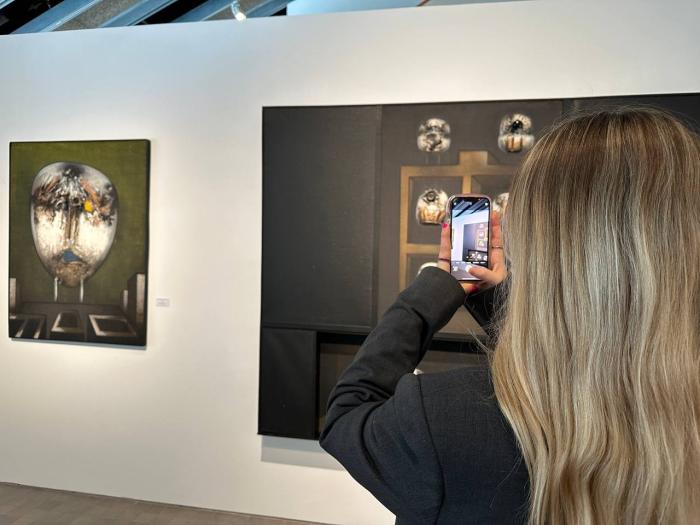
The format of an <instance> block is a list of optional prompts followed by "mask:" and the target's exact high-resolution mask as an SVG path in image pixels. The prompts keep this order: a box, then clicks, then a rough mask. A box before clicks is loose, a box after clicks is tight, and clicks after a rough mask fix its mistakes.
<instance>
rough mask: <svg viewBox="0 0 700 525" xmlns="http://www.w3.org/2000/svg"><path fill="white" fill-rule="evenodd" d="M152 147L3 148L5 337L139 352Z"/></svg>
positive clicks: (129, 143)
mask: <svg viewBox="0 0 700 525" xmlns="http://www.w3.org/2000/svg"><path fill="white" fill-rule="evenodd" d="M149 165H150V142H149V141H147V140H110V141H79V142H76V141H74V142H13V143H12V144H10V235H9V320H8V321H9V323H8V328H9V336H10V337H11V338H17V339H33V340H37V339H48V340H61V341H79V342H86V343H106V344H118V345H130V346H145V344H146V325H147V312H146V310H147V308H146V306H147V303H146V297H147V281H148V279H147V278H148V210H149Z"/></svg>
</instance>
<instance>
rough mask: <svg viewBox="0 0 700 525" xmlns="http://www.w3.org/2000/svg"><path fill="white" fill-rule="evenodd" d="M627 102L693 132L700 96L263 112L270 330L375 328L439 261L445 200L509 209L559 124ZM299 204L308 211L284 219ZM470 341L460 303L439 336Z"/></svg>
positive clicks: (265, 299) (265, 315)
mask: <svg viewBox="0 0 700 525" xmlns="http://www.w3.org/2000/svg"><path fill="white" fill-rule="evenodd" d="M630 105H641V106H652V107H657V108H661V109H664V110H666V111H669V112H671V113H672V114H674V115H676V116H677V117H679V118H680V119H682V120H683V121H685V122H686V123H687V124H688V125H690V126H691V127H693V128H695V129H696V130H697V129H698V127H699V123H700V95H698V94H680V95H672V94H670V95H664V94H662V95H643V96H623V97H605V98H578V99H540V100H506V101H480V102H448V103H442V102H437V103H427V104H396V105H373V106H329V107H270V108H265V109H264V112H263V138H264V144H263V152H264V158H263V268H262V270H263V271H262V288H263V295H262V324H263V327H284V328H290V329H309V330H320V331H328V332H336V331H338V332H343V333H344V332H352V333H360V334H366V333H368V332H369V330H371V328H372V327H373V326H374V325H375V323H376V322H377V320H378V319H379V317H380V316H381V315H382V313H383V312H385V311H386V310H387V308H389V306H390V305H391V304H392V303H393V302H394V300H395V299H396V295H397V294H398V293H399V292H400V291H401V290H403V289H404V288H405V287H406V286H408V285H410V284H411V282H413V281H414V280H415V278H416V276H417V274H418V273H419V272H420V271H421V269H423V268H425V265H430V264H431V262H434V261H435V260H436V259H437V252H438V246H439V242H440V223H441V221H442V220H444V217H445V203H446V201H447V198H448V197H449V196H450V195H453V194H455V193H461V192H464V193H467V192H469V193H478V194H485V195H488V196H489V197H490V198H491V199H492V200H493V203H494V209H495V210H498V211H503V210H504V209H505V207H506V206H507V198H508V192H509V189H510V186H511V182H512V180H513V177H514V176H515V173H516V171H517V167H518V165H519V164H520V162H521V161H522V159H523V158H524V157H525V155H527V152H528V151H529V150H530V149H531V148H532V147H533V146H534V144H536V143H537V141H538V140H539V138H540V137H541V136H542V135H543V134H544V133H545V132H546V131H547V130H548V129H549V128H550V127H551V126H552V125H554V124H555V123H556V122H558V121H559V120H561V119H562V118H565V117H566V116H567V115H569V114H572V113H577V112H580V111H587V110H594V109H614V108H618V107H621V106H630ZM298 202H303V203H308V204H309V205H305V206H303V207H299V206H295V207H294V213H292V214H290V213H289V206H290V203H298ZM280 225H284V227H280ZM339 296H341V297H342V300H341V299H339V298H338V297H339ZM472 334H476V335H483V332H482V331H481V330H480V328H479V327H478V325H477V324H476V322H475V321H474V320H473V319H472V318H471V316H469V314H468V313H467V312H466V311H465V310H462V309H460V310H459V311H458V312H457V314H456V315H455V317H454V318H453V319H452V320H451V321H450V322H449V323H448V324H447V325H446V326H445V327H444V328H443V329H442V330H441V331H440V333H439V334H437V337H438V338H444V339H459V340H465V341H468V340H471V336H472Z"/></svg>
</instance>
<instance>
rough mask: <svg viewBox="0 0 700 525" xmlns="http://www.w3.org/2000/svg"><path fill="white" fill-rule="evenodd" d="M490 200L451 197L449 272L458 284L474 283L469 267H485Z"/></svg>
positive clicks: (472, 197) (476, 197)
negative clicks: (462, 282) (461, 282)
mask: <svg viewBox="0 0 700 525" xmlns="http://www.w3.org/2000/svg"><path fill="white" fill-rule="evenodd" d="M490 219H491V201H490V199H489V198H488V197H480V196H464V197H459V196H457V197H454V198H453V199H452V206H451V207H450V220H451V223H452V255H451V257H450V259H451V260H452V265H451V273H452V275H453V276H454V277H455V278H456V279H458V280H460V281H476V280H478V279H477V278H476V277H474V276H473V275H471V274H470V273H469V272H468V270H469V268H470V267H471V266H483V267H488V264H489V260H488V257H489V223H490Z"/></svg>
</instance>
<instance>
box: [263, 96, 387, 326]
mask: <svg viewBox="0 0 700 525" xmlns="http://www.w3.org/2000/svg"><path fill="white" fill-rule="evenodd" d="M379 114H380V112H379V109H378V108H376V107H349V108H348V107H346V108H279V109H265V111H264V114H263V115H264V116H263V120H264V130H265V133H264V140H263V148H264V154H263V157H264V158H263V160H264V163H263V164H264V173H265V175H264V177H263V232H264V234H263V275H262V277H263V282H262V286H263V301H262V321H263V324H265V325H267V326H271V325H274V326H303V327H315V328H318V327H335V328H341V327H346V328H347V327H350V328H353V329H359V330H367V329H368V328H369V327H371V325H372V324H373V322H374V310H373V305H374V297H375V294H374V289H373V282H374V231H375V225H374V222H375V210H374V207H375V181H376V163H377V159H376V156H377V151H378V147H379V146H378V136H379V135H378V133H379ZM341 290H342V292H341ZM334 291H337V292H338V295H334ZM341 295H342V297H341Z"/></svg>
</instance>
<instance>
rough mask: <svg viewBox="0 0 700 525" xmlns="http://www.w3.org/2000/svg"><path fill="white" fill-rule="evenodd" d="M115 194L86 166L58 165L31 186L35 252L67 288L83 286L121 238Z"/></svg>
mask: <svg viewBox="0 0 700 525" xmlns="http://www.w3.org/2000/svg"><path fill="white" fill-rule="evenodd" d="M118 210H119V200H118V198H117V190H116V188H115V187H114V185H113V184H112V181H110V180H109V177H107V176H106V175H105V174H104V173H102V172H100V171H98V170H96V169H95V168H93V167H92V166H88V165H86V164H77V163H71V162H56V163H54V164H49V165H48V166H45V167H43V168H42V169H41V170H40V171H39V173H37V175H36V177H34V183H33V184H32V199H31V206H30V213H31V224H32V237H33V238H34V246H35V247H36V252H37V254H38V255H39V259H41V262H42V264H43V265H44V267H45V268H46V269H47V270H48V272H49V273H50V274H51V275H52V276H54V277H55V278H57V279H58V281H59V282H60V283H61V284H63V285H64V286H69V287H75V286H79V285H80V283H81V281H85V280H87V279H88V278H90V277H91V276H92V275H93V274H94V273H95V272H96V271H97V269H98V268H99V267H100V265H101V264H102V263H103V262H104V260H105V258H106V257H107V254H108V253H109V250H110V248H111V247H112V243H113V242H114V236H115V235H116V233H117V216H118Z"/></svg>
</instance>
